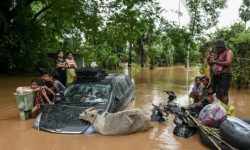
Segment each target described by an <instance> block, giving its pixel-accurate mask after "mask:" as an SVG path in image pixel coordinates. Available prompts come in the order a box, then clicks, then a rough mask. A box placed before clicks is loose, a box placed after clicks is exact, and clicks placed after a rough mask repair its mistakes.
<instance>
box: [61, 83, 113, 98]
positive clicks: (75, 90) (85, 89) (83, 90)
mask: <svg viewBox="0 0 250 150" xmlns="http://www.w3.org/2000/svg"><path fill="white" fill-rule="evenodd" d="M109 91H110V85H109V84H94V83H86V84H72V85H70V86H69V87H68V88H67V89H66V90H65V91H64V99H65V102H73V103H79V102H80V103H81V102H82V103H102V102H103V103H106V102H107V101H108V99H109Z"/></svg>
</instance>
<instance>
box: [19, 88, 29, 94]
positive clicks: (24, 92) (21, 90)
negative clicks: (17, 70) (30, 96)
mask: <svg viewBox="0 0 250 150" xmlns="http://www.w3.org/2000/svg"><path fill="white" fill-rule="evenodd" d="M31 92H32V89H30V88H29V87H18V88H17V89H16V94H27V93H31Z"/></svg>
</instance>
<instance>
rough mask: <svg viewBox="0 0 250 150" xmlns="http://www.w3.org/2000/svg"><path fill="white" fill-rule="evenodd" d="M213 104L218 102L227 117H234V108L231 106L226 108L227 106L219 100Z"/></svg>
mask: <svg viewBox="0 0 250 150" xmlns="http://www.w3.org/2000/svg"><path fill="white" fill-rule="evenodd" d="M215 102H220V105H221V106H222V107H224V108H225V110H226V112H227V116H228V117H229V116H234V110H235V107H234V106H232V105H231V106H228V105H226V104H224V103H222V102H221V101H220V100H219V99H217V100H216V101H215Z"/></svg>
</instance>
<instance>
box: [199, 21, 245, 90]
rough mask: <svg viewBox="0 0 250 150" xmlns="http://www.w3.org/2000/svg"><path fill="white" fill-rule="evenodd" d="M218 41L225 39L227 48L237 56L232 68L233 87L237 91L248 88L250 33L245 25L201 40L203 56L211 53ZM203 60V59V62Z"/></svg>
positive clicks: (229, 28)
mask: <svg viewBox="0 0 250 150" xmlns="http://www.w3.org/2000/svg"><path fill="white" fill-rule="evenodd" d="M218 39H225V41H226V43H227V47H228V48H229V49H230V50H232V51H233V53H234V56H235V59H234V60H233V63H232V66H231V70H232V74H233V79H232V85H233V86H234V87H236V88H237V89H240V88H242V87H247V86H248V85H249V82H250V71H249V69H250V68H249V66H250V53H249V49H250V46H249V45H250V31H249V30H245V25H244V23H242V22H239V23H237V22H236V23H234V24H232V25H231V26H229V27H225V28H222V29H217V30H216V31H215V32H214V33H211V34H208V35H207V36H206V37H204V38H202V39H201V46H200V52H201V53H202V55H203V56H204V53H205V52H211V49H212V48H213V47H214V44H215V41H216V40H218ZM203 58H204V57H201V60H202V59H203Z"/></svg>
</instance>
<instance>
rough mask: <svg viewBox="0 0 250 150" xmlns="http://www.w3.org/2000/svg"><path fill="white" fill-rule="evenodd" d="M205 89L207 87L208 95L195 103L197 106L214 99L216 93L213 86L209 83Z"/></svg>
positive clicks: (210, 102) (202, 105)
mask: <svg viewBox="0 0 250 150" xmlns="http://www.w3.org/2000/svg"><path fill="white" fill-rule="evenodd" d="M207 89H208V90H207V94H208V95H207V96H206V97H205V99H203V100H202V101H201V102H199V103H198V104H197V106H198V107H204V106H206V105H207V104H212V102H214V100H216V93H215V90H214V87H213V86H212V85H209V86H208V88H207Z"/></svg>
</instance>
